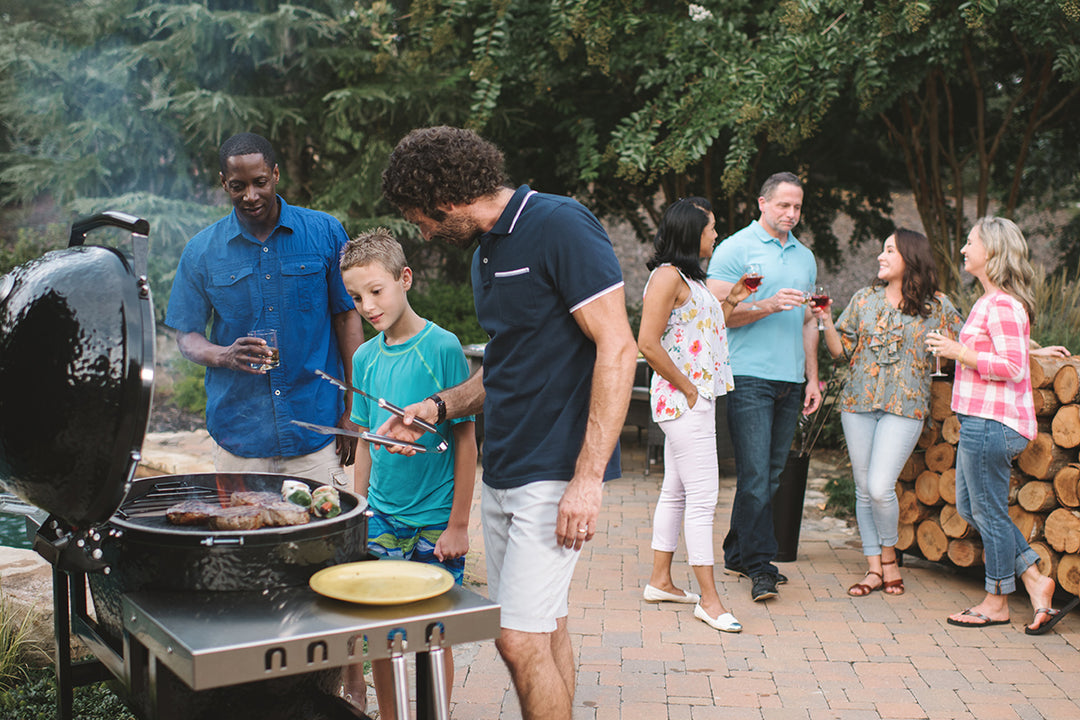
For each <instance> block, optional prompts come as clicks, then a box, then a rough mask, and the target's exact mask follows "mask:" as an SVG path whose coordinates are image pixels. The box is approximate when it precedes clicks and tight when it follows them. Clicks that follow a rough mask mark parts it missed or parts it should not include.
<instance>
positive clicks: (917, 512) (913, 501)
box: [896, 488, 930, 525]
mask: <svg viewBox="0 0 1080 720" xmlns="http://www.w3.org/2000/svg"><path fill="white" fill-rule="evenodd" d="M896 502H897V503H898V504H899V506H900V522H901V523H909V524H912V525H918V524H919V521H921V520H923V519H925V518H926V516H927V515H929V514H930V508H928V507H926V506H925V505H923V504H922V503H920V502H919V498H918V497H917V496H916V495H915V491H914V490H909V489H907V488H904V489H903V491H902V492H898V493H897V495H896Z"/></svg>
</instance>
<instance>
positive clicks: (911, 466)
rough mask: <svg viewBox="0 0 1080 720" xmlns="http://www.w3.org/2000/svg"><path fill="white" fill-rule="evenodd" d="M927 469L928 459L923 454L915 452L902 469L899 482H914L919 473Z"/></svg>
mask: <svg viewBox="0 0 1080 720" xmlns="http://www.w3.org/2000/svg"><path fill="white" fill-rule="evenodd" d="M925 469H926V459H925V458H924V457H923V454H922V453H921V452H914V453H911V455H910V456H909V457H908V459H907V462H905V463H904V467H902V468H901V469H900V476H899V478H898V479H899V480H908V481H911V480H914V479H915V478H917V477H919V473H921V472H922V471H923V470H925Z"/></svg>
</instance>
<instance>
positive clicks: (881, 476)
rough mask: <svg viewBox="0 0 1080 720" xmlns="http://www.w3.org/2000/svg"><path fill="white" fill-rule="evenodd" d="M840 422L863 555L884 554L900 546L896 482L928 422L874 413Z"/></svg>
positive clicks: (852, 415) (845, 414)
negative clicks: (851, 479) (848, 461)
mask: <svg viewBox="0 0 1080 720" xmlns="http://www.w3.org/2000/svg"><path fill="white" fill-rule="evenodd" d="M840 424H841V425H843V427H844V439H845V440H846V441H847V447H848V456H849V457H850V458H851V474H852V475H853V476H854V477H855V519H856V520H857V521H858V523H859V535H860V536H861V537H862V546H863V555H866V556H868V557H869V556H872V555H880V554H881V548H882V546H884V547H893V546H894V545H896V540H897V530H896V528H897V523H898V522H899V519H900V505H899V504H898V503H897V502H896V478H897V477H898V476H899V475H900V471H901V470H902V469H903V468H904V463H905V462H907V459H908V457H909V456H910V455H911V451H912V450H914V449H915V443H917V442H918V441H919V435H920V434H921V433H922V429H923V421H922V420H915V419H914V418H907V417H901V416H900V415H893V414H892V413H887V412H885V411H884V410H875V411H873V412H860V413H853V412H842V413H840Z"/></svg>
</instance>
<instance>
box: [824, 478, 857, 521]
mask: <svg viewBox="0 0 1080 720" xmlns="http://www.w3.org/2000/svg"><path fill="white" fill-rule="evenodd" d="M824 490H825V497H826V500H825V510H826V512H828V513H829V514H830V515H832V516H833V517H838V518H849V517H853V516H854V515H855V479H854V478H853V477H852V476H851V475H850V474H848V475H834V476H833V477H830V478H829V479H828V480H827V481H826V482H825V488H824Z"/></svg>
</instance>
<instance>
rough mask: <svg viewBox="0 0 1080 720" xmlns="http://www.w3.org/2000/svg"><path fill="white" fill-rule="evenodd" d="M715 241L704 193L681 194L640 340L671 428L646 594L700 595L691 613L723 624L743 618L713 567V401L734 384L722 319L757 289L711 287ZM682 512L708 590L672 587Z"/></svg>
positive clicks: (655, 403) (654, 598)
mask: <svg viewBox="0 0 1080 720" xmlns="http://www.w3.org/2000/svg"><path fill="white" fill-rule="evenodd" d="M715 242H716V228H715V220H714V218H713V214H712V207H711V206H710V205H709V203H708V202H707V201H706V200H705V199H704V198H687V199H683V200H679V201H678V202H675V203H673V204H672V205H671V207H669V208H668V209H667V212H665V213H664V217H663V219H662V220H661V221H660V227H659V229H658V231H657V233H656V240H655V242H654V245H655V253H654V255H653V257H652V259H651V260H650V261H649V262H648V268H649V269H650V270H652V274H651V275H649V281H648V283H647V284H646V285H645V301H644V304H643V306H642V310H641V328H640V330H639V332H638V347H639V348H640V350H641V354H642V355H644V356H645V359H646V360H647V361H648V363H649V365H650V367H652V369H653V370H654V371H655V374H654V375H653V379H652V386H651V388H650V393H649V399H650V405H651V406H652V416H653V419H654V420H655V421H656V422H657V423H659V424H660V427H661V428H662V429H663V431H664V438H665V439H664V482H663V485H662V486H661V488H660V498H659V499H658V500H657V503H656V512H655V515H654V516H653V537H652V548H653V569H652V574H651V576H650V578H649V584H648V585H646V586H645V591H644V596H645V600H646V601H647V602H664V601H666V602H675V603H688V604H694V617H696V618H698V619H699V620H701V621H702V622H704V623H706V624H707V625H709V626H710V627H712V628H715V629H717V630H722V631H724V632H739V631H740V630H742V626H741V625H740V624H739V621H738V620H736V619H735V617H734V616H733V615H732V614H731V613H730V612H728V611H727V610H726V609H725V607H724V604H723V603H722V602H721V601H720V595H719V593H717V591H716V582H715V579H714V575H713V517H714V515H715V514H716V499H717V495H718V494H719V482H720V479H719V468H718V464H717V459H716V414H715V400H716V398H717V397H718V396H720V395H723V394H725V393H726V392H727V391H728V390H731V388H732V387H734V386H733V384H732V375H731V365H730V363H729V362H728V349H727V331H726V329H725V325H724V318H725V317H726V316H727V314H728V313H729V312H730V311H731V308H733V307H735V306H736V305H738V304H739V302H741V301H742V300H743V299H745V298H746V297H748V296H749V295H750V291H749V290H748V289H747V288H746V285H745V283H744V282H743V279H740V280H739V282H738V283H736V284H735V286H734V287H733V288H732V290H731V293H730V294H729V295H728V296H727V298H725V299H724V301H723V302H722V303H721V302H718V301H717V300H716V298H715V297H713V295H712V293H711V292H709V290H708V288H706V287H705V272H704V271H703V270H702V268H701V258H708V257H711V256H712V251H713V245H714V243H715ZM684 514H685V528H686V551H687V556H688V558H689V561H690V566H691V567H692V568H693V572H694V578H695V579H696V580H697V583H698V586H699V589H700V591H701V595H700V596H698V595H696V594H694V593H689V592H685V591H683V590H680V589H679V588H677V587H675V584H674V582H673V581H672V579H671V559H672V556H673V555H674V553H675V548H676V546H677V544H678V540H679V526H680V525H681V524H683V520H684Z"/></svg>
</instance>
